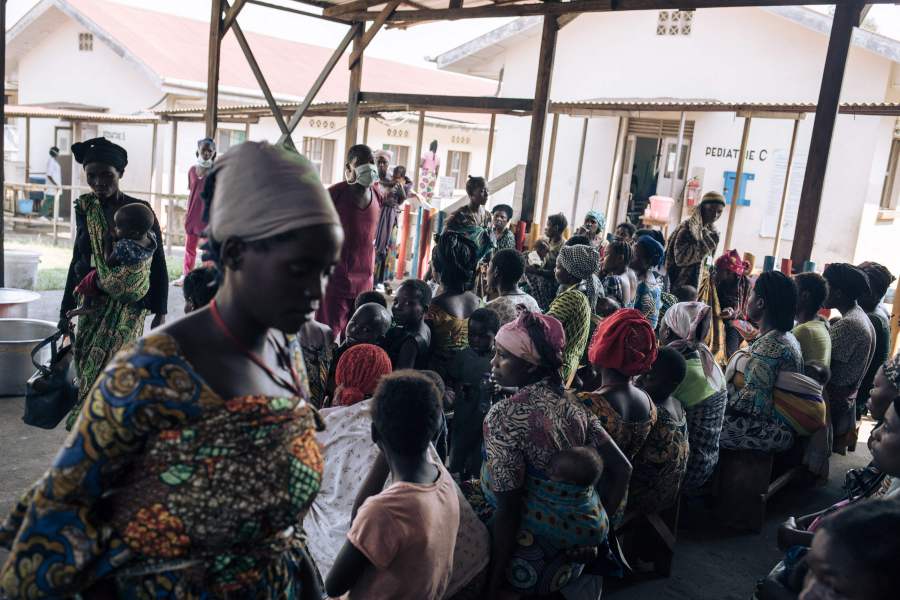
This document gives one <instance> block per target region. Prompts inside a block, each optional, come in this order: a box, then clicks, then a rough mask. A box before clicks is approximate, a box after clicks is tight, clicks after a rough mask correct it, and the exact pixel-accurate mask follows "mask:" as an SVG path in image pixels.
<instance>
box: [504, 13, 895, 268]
mask: <svg viewBox="0 0 900 600" xmlns="http://www.w3.org/2000/svg"><path fill="white" fill-rule="evenodd" d="M656 19H657V13H656V12H655V11H632V12H622V13H609V14H586V15H582V16H580V17H579V18H578V19H576V20H575V21H574V22H572V23H571V24H569V25H568V26H567V27H566V28H565V29H563V30H562V31H561V32H560V36H559V40H558V43H557V53H556V63H555V64H556V67H555V69H554V74H553V81H552V86H551V98H552V99H553V100H556V101H567V100H568V101H572V100H590V99H595V98H654V97H657V98H658V97H674V98H691V99H716V100H723V101H744V102H769V101H770V102H792V101H793V102H814V101H815V99H816V98H817V96H818V91H819V85H820V79H821V72H822V67H823V65H824V60H825V52H826V47H827V37H826V36H823V35H821V34H819V33H816V32H813V31H809V30H807V29H805V28H803V27H801V26H799V25H796V24H794V23H793V22H791V21H788V20H786V19H783V18H781V17H778V16H776V15H772V14H770V13H767V12H765V11H763V10H759V9H753V8H746V9H715V10H701V11H697V13H696V16H695V18H694V23H693V29H692V33H691V35H690V36H657V35H656ZM537 33H539V28H538V29H537V31H532V32H529V34H526V35H524V36H521V37H520V38H519V40H518V42H516V43H511V44H510V43H509V42H507V43H508V44H509V49H508V50H507V51H506V52H505V54H504V78H503V83H502V88H501V90H502V91H501V95H503V96H506V97H531V96H532V95H533V93H534V80H535V73H536V70H535V69H536V59H537V56H538V51H539V36H538V35H537ZM788 49H789V51H788ZM892 68H893V64H892V63H891V62H890V61H889V60H887V59H884V58H882V57H880V56H877V55H874V54H872V53H869V52H867V51H865V50H862V49H859V48H856V47H854V48H852V49H851V52H850V57H849V60H848V66H847V71H846V75H845V80H844V86H843V93H842V101H844V102H854V101H860V102H862V101H867V102H873V101H876V102H877V101H882V100H885V99H886V97H887V95H888V94H889V90H890V89H891V85H890V84H891V81H892ZM640 116H641V117H644V118H651V117H655V116H660V117H664V118H668V119H677V118H678V115H677V114H674V113H670V114H642V115H640ZM687 118H688V119H689V120H694V121H695V129H694V139H693V145H692V151H691V157H690V163H689V169H688V174H689V175H690V174H691V173H692V172H693V171H694V170H695V169H696V168H701V169H703V171H704V172H705V178H704V181H703V188H704V190H708V189H721V188H722V185H723V172H724V171H726V170H728V171H734V170H735V169H736V166H737V159H736V156H735V158H733V159H725V158H716V157H708V156H705V148H706V147H707V146H716V147H719V146H721V147H730V148H738V147H739V146H740V139H741V130H742V127H743V119H740V118H736V117H735V116H734V115H733V114H726V113H697V114H689V115H688V117H687ZM812 122H813V115H809V118H808V119H807V120H805V121H804V122H803V123H802V124H801V127H800V130H799V137H798V144H797V147H798V153H801V154H803V153H805V152H806V151H807V150H808V148H809V139H810V133H811V129H812ZM550 123H551V119H549V118H548V124H547V129H546V132H545V138H544V156H545V161H544V163H543V165H546V155H547V151H548V146H549V138H550ZM529 130H530V119H527V118H516V117H501V118H500V119H499V120H498V133H497V140H496V142H495V152H494V159H493V163H494V164H493V167H492V171H493V172H494V173H500V172H502V171H503V170H505V169H507V168H509V167H511V166H513V165H514V164H517V163H520V162H523V161H524V158H525V151H526V148H527V145H528V137H529ZM616 131H617V119H616V118H613V117H600V118H595V119H592V121H591V123H590V126H589V131H588V138H587V146H586V152H585V164H584V171H583V175H582V186H581V193H580V194H579V196H580V198H579V203H578V208H577V216H576V219H577V220H580V219H581V218H583V215H584V213H585V212H586V210H588V208H590V207H591V206H590V205H591V204H592V200H593V196H594V193H595V192H597V193H598V201H597V202H596V203H594V208H600V209H601V210H603V209H604V208H605V207H606V202H607V200H608V189H609V180H610V175H611V172H612V167H613V164H612V161H613V152H614V147H615V139H616ZM790 135H791V122H790V121H783V120H769V119H755V120H754V121H753V125H752V128H751V135H750V143H749V148H750V149H751V150H754V149H755V150H756V151H757V154H755V155H754V158H755V159H754V160H750V161H748V162H747V165H746V170H747V171H748V172H752V173H754V174H755V175H756V180H755V181H754V182H753V184H751V186H750V187H749V189H748V197H749V198H750V199H751V206H749V207H740V208H739V209H738V210H739V211H740V213H739V215H738V216H737V221H736V223H737V226H736V228H735V234H734V238H733V239H734V242H733V245H735V246H737V247H738V248H739V249H740V250H741V251H749V252H753V253H754V254H756V255H757V256H758V257H761V256H764V255H766V254H771V252H772V246H773V242H774V239H773V238H772V237H763V236H761V235H760V232H761V228H762V225H763V221H764V218H765V212H766V208H767V203H768V196H769V194H770V189H771V188H772V187H773V186H774V187H776V188H780V181H781V180H780V179H779V180H778V181H773V180H774V179H776V173H775V168H774V162H775V161H774V160H767V161H760V160H759V154H758V151H759V150H762V149H765V150H767V151H768V157H773V156H774V153H775V152H776V151H778V150H783V151H784V152H785V153H786V152H787V149H788V147H789V144H790ZM892 135H893V122H892V120H891V119H882V118H877V117H856V118H854V117H851V116H843V115H842V116H840V117H839V118H838V122H837V125H836V128H835V133H834V142H833V144H832V148H831V156H830V160H829V167H828V171H827V174H826V179H825V189H824V193H823V198H822V208H821V211H820V220H819V227H818V230H817V238H816V240H817V241H816V244H815V247H814V249H813V260H815V261H816V262H817V263H819V264H820V265H822V264H824V263H827V262H833V261H836V260H850V259H852V258H853V257H854V255H856V256H858V257H859V258H860V260H863V259H870V260H879V261H883V262H884V263H885V264H889V263H897V261H898V260H900V259H898V258H896V257H895V256H894V255H896V252H894V251H892V250H890V249H889V248H888V247H887V246H886V245H885V242H886V241H887V240H888V239H889V238H890V236H892V235H896V234H898V233H900V230H898V229H894V226H893V225H890V224H888V225H885V224H883V223H882V224H879V225H877V226H876V225H875V224H874V213H875V212H877V210H876V209H877V204H878V199H879V196H880V193H881V184H882V178H883V174H884V168H885V165H886V164H887V153H888V149H889V144H890V140H891V138H892ZM580 138H581V120H580V119H574V118H570V117H566V116H563V117H561V118H560V128H559V138H558V142H557V149H556V159H555V161H554V171H553V180H552V184H551V199H550V206H549V210H548V214H550V213H554V212H563V213H564V214H566V215H567V216H569V215H570V214H571V212H572V204H573V194H574V188H575V174H576V170H577V159H578V148H579V144H580ZM544 175H545V171H544V170H542V172H541V175H540V187H539V191H538V197H537V202H536V212H537V213H538V214H539V213H540V206H541V199H542V196H543V183H544ZM798 183H800V182H799V181H798ZM504 196H505V197H506V198H508V197H510V196H511V192H510V193H508V194H504ZM864 205H865V207H866V210H869V211H870V212H871V214H868V213H864ZM872 205H874V206H872ZM676 209H677V206H676ZM726 219H727V212H726V214H725V215H723V217H722V221H721V222H720V225H721V229H722V230H723V231H724V228H725V224H726V222H727V221H726ZM875 232H877V235H876V234H875ZM863 237H865V238H866V241H865V242H863V241H862V238H863ZM723 238H724V235H723ZM857 239H860V247H859V248H857ZM893 239H894V240H896V239H897V238H896V237H894V238H893ZM723 241H724V240H723ZM790 244H791V242H790V240H787V241H785V242H782V248H783V250H782V252H781V254H782V255H785V254H789V251H790ZM897 267H898V268H900V263H898V264H897Z"/></svg>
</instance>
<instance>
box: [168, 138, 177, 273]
mask: <svg viewBox="0 0 900 600" xmlns="http://www.w3.org/2000/svg"><path fill="white" fill-rule="evenodd" d="M177 158H178V121H172V153H171V154H170V155H169V199H168V201H167V202H166V254H167V255H171V254H172V195H173V194H174V193H175V169H176V159H177Z"/></svg>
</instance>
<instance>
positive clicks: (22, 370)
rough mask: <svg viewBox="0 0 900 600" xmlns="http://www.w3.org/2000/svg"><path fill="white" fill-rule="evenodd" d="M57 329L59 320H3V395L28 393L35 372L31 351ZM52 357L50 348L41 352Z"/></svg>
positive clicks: (0, 381)
mask: <svg viewBox="0 0 900 600" xmlns="http://www.w3.org/2000/svg"><path fill="white" fill-rule="evenodd" d="M55 331H56V323H52V322H50V321H39V320H38V319H0V396H23V395H25V389H26V384H27V382H28V379H29V378H30V377H31V376H32V375H33V374H34V371H35V369H34V365H33V364H31V350H32V348H34V347H35V346H36V345H37V344H38V342H40V341H41V340H43V339H45V338H48V337H50V335H52V334H53V333H54V332H55ZM37 358H38V360H39V361H40V362H44V363H46V362H47V361H49V360H50V349H49V348H44V349H43V350H41V353H40V354H39V355H38V357H37Z"/></svg>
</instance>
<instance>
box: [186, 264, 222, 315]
mask: <svg viewBox="0 0 900 600" xmlns="http://www.w3.org/2000/svg"><path fill="white" fill-rule="evenodd" d="M183 285H184V287H183V288H182V290H181V291H182V293H183V294H184V314H188V313H192V312H194V311H195V310H197V309H198V308H203V307H204V306H206V305H207V304H209V303H210V302H211V301H212V299H213V298H215V297H216V292H217V291H218V290H219V282H218V281H217V280H216V270H215V269H213V268H212V267H197V268H196V269H194V270H193V271H191V272H190V273H188V274H187V277H185V278H184V284H183Z"/></svg>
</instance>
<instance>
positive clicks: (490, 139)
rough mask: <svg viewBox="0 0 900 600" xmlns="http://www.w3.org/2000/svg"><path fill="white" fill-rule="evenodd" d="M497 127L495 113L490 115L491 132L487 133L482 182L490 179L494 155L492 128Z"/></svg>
mask: <svg viewBox="0 0 900 600" xmlns="http://www.w3.org/2000/svg"><path fill="white" fill-rule="evenodd" d="M496 125H497V113H492V114H491V130H490V131H489V132H488V147H487V158H485V159H484V180H485V181H490V179H491V158H492V157H493V154H494V128H495V126H496Z"/></svg>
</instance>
